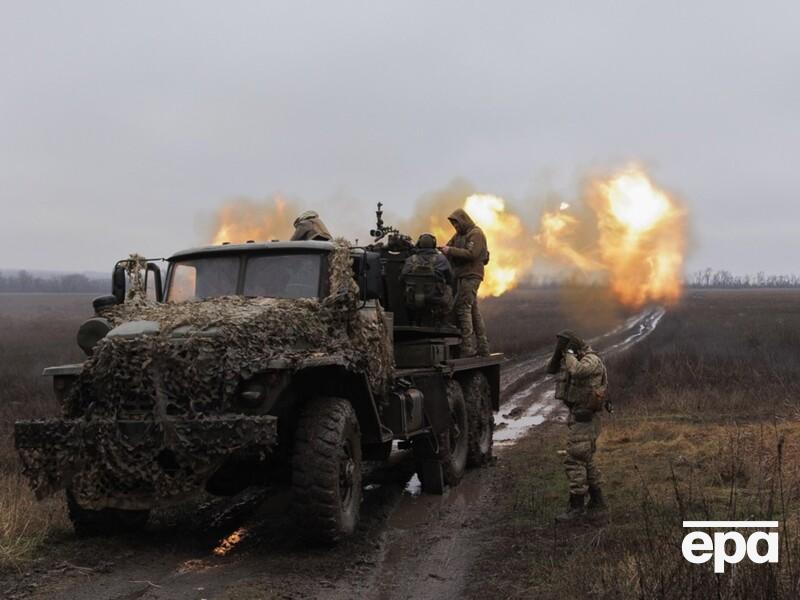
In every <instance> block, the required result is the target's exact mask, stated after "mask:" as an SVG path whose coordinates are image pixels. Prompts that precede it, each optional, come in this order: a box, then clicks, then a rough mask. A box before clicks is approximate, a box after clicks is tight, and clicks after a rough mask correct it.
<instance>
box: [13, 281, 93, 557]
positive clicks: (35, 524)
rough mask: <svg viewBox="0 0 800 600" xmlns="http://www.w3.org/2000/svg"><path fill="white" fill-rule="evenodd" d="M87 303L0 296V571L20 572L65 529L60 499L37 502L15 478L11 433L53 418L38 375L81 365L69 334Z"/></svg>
mask: <svg viewBox="0 0 800 600" xmlns="http://www.w3.org/2000/svg"><path fill="white" fill-rule="evenodd" d="M91 298H92V296H91V295H83V294H75V295H73V294H63V295H55V294H53V295H50V294H0V569H4V568H10V567H13V568H21V567H22V566H23V565H24V564H25V562H26V561H27V560H29V559H30V558H32V557H33V556H35V554H36V551H37V550H38V549H39V548H40V546H41V544H42V543H43V542H44V541H45V540H46V539H47V538H48V536H49V535H51V534H52V533H53V532H54V531H59V530H63V529H66V528H67V519H66V514H65V511H64V507H63V502H62V501H61V498H60V497H58V498H51V499H48V500H47V501H45V502H37V501H36V500H35V498H34V497H33V494H32V493H31V492H30V490H29V488H28V486H27V483H26V481H25V480H24V478H23V477H22V475H21V473H20V472H19V464H18V461H17V456H16V452H15V451H14V442H13V427H14V421H16V420H18V419H36V418H42V417H46V416H52V415H54V414H57V413H58V406H57V405H56V402H55V400H54V399H53V397H52V394H51V391H50V386H49V381H47V380H45V379H44V378H43V377H41V373H42V369H44V368H45V367H47V366H50V365H57V364H64V363H69V362H76V361H79V360H81V352H80V350H79V349H78V348H77V346H76V344H75V333H76V331H77V328H78V326H79V325H80V323H81V322H82V321H83V320H84V319H85V318H86V317H87V316H89V315H90V313H91V304H90V301H91Z"/></svg>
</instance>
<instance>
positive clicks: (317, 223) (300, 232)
mask: <svg viewBox="0 0 800 600" xmlns="http://www.w3.org/2000/svg"><path fill="white" fill-rule="evenodd" d="M332 239H333V236H331V234H330V232H329V231H328V228H327V227H325V223H323V222H322V219H320V218H319V214H318V213H317V212H316V211H313V210H307V211H306V212H304V213H303V214H301V215H300V216H299V217H297V218H296V219H295V220H294V233H293V234H292V238H291V241H293V242H297V241H307V240H316V241H323V242H327V241H330V240H332Z"/></svg>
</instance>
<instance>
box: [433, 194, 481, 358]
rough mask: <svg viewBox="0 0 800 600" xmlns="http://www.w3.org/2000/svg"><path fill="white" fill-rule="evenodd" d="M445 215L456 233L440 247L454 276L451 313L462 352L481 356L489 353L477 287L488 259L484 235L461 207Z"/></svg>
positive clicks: (463, 354) (464, 354) (466, 354)
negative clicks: (454, 293) (454, 296)
mask: <svg viewBox="0 0 800 600" xmlns="http://www.w3.org/2000/svg"><path fill="white" fill-rule="evenodd" d="M447 219H448V220H449V221H450V224H451V225H452V226H453V228H454V229H455V230H456V233H455V235H454V236H453V237H452V238H451V239H450V241H449V242H447V245H446V246H444V247H442V252H443V253H444V254H445V255H446V256H447V258H448V259H449V260H450V263H451V264H452V265H453V271H454V272H455V277H456V298H455V302H454V305H453V313H454V318H455V321H456V324H457V325H458V327H459V328H460V329H461V336H462V339H463V341H462V346H461V354H462V356H474V355H475V354H476V352H477V354H479V355H480V356H488V355H489V340H488V338H487V337H486V327H485V326H484V324H483V317H482V316H481V312H480V310H479V309H478V289H479V288H480V285H481V282H482V281H483V271H484V265H486V264H487V263H488V262H489V249H488V247H487V244H486V236H485V235H484V233H483V230H481V228H480V227H478V226H477V225H476V224H475V222H474V221H473V220H472V219H471V218H470V216H469V215H468V214H467V212H466V211H465V210H463V209H461V208H459V209H456V210H454V211H453V213H452V214H451V215H450V216H449V217H448V218H447ZM473 335H474V337H475V339H474V340H473Z"/></svg>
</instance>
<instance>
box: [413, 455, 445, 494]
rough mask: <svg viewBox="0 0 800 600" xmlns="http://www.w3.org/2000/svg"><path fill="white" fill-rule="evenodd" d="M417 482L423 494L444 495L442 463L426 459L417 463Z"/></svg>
mask: <svg viewBox="0 0 800 600" xmlns="http://www.w3.org/2000/svg"><path fill="white" fill-rule="evenodd" d="M418 468H419V470H420V471H421V472H420V473H419V480H420V483H421V484H422V491H423V493H425V494H436V495H439V496H441V495H442V494H444V488H445V485H444V473H443V472H442V463H441V462H439V461H438V460H436V459H427V460H423V461H420V462H419V466H418Z"/></svg>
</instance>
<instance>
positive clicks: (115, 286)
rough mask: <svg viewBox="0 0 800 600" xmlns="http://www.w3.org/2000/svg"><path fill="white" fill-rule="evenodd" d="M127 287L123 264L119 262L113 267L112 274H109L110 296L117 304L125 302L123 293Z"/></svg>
mask: <svg viewBox="0 0 800 600" xmlns="http://www.w3.org/2000/svg"><path fill="white" fill-rule="evenodd" d="M127 287H128V276H127V274H126V273H125V262H124V261H119V262H118V263H117V264H116V265H114V272H113V273H112V274H111V295H112V296H114V298H116V299H117V304H123V303H124V302H125V291H126V289H127Z"/></svg>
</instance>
